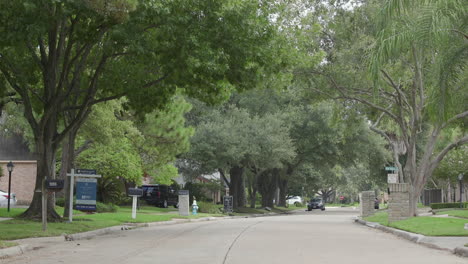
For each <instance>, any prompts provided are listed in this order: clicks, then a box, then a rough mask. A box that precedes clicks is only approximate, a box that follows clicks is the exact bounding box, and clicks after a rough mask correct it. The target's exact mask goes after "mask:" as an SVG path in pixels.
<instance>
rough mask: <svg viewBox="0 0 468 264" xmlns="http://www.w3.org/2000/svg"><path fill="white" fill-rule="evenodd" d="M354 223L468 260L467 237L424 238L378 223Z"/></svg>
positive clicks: (360, 221) (362, 221)
mask: <svg viewBox="0 0 468 264" xmlns="http://www.w3.org/2000/svg"><path fill="white" fill-rule="evenodd" d="M354 221H355V222H356V223H359V224H362V225H365V226H368V227H371V228H375V229H379V230H382V231H384V232H387V233H392V234H394V235H396V236H398V237H401V238H404V239H406V240H409V241H412V242H414V243H417V244H421V245H424V246H427V247H430V248H435V249H440V250H446V251H449V252H452V253H454V254H456V255H459V256H461V257H465V258H468V247H465V244H468V237H434V236H424V235H420V234H415V233H410V232H407V231H403V230H399V229H395V228H391V227H387V226H383V225H380V224H378V223H373V222H367V221H364V220H362V219H360V218H356V219H355V220H354Z"/></svg>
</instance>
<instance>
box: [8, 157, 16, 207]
mask: <svg viewBox="0 0 468 264" xmlns="http://www.w3.org/2000/svg"><path fill="white" fill-rule="evenodd" d="M14 167H15V165H13V162H11V161H10V162H8V164H7V169H8V212H10V197H11V172H13V168H14Z"/></svg>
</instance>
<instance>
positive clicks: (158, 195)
mask: <svg viewBox="0 0 468 264" xmlns="http://www.w3.org/2000/svg"><path fill="white" fill-rule="evenodd" d="M140 188H141V189H143V196H141V197H140V199H141V200H144V201H146V203H148V204H151V205H155V206H159V207H163V208H167V207H168V206H169V205H172V206H174V207H175V208H177V207H178V204H179V196H178V195H177V191H176V190H175V189H174V188H173V187H172V186H167V185H162V184H148V185H143V186H141V187H140Z"/></svg>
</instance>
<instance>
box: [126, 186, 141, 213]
mask: <svg viewBox="0 0 468 264" xmlns="http://www.w3.org/2000/svg"><path fill="white" fill-rule="evenodd" d="M128 195H129V196H132V197H133V201H132V219H135V218H136V209H137V199H138V197H140V196H143V189H138V188H128Z"/></svg>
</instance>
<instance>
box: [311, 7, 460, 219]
mask: <svg viewBox="0 0 468 264" xmlns="http://www.w3.org/2000/svg"><path fill="white" fill-rule="evenodd" d="M379 8H380V7H379V6H378V5H376V4H375V3H373V2H372V1H370V2H368V3H367V4H364V5H362V6H360V7H358V8H355V9H354V10H351V11H342V12H341V14H342V15H341V16H337V17H335V25H337V26H336V27H334V29H336V32H332V31H329V32H328V35H331V36H332V37H330V38H329V39H332V40H333V41H334V42H333V45H330V46H329V48H330V52H329V55H330V56H329V58H330V60H329V61H328V62H327V63H324V64H323V65H322V67H321V68H320V69H317V70H313V71H312V72H313V73H314V74H316V75H320V76H322V77H324V78H323V79H324V80H326V82H327V83H328V84H329V87H330V88H331V89H330V90H325V89H320V88H319V86H318V85H324V83H320V82H316V83H315V85H314V86H313V87H314V88H313V90H314V91H315V92H319V93H321V94H323V95H325V96H327V97H331V98H335V99H338V100H345V101H346V103H347V104H348V106H349V107H353V108H360V109H361V110H360V111H362V112H366V111H367V112H366V113H367V114H368V115H367V116H368V118H369V120H370V121H371V129H372V130H374V131H375V132H376V133H378V134H379V135H381V136H382V137H384V138H385V139H387V140H388V142H389V144H390V146H391V147H392V150H393V154H394V162H395V164H396V166H397V167H398V169H399V171H398V172H399V175H400V182H407V183H409V184H410V186H411V199H410V202H411V212H410V213H411V214H415V213H416V203H417V200H418V198H419V196H420V194H421V191H422V189H423V187H424V185H425V183H426V182H427V181H428V179H429V178H430V177H431V175H432V174H433V172H434V170H435V169H436V167H437V166H438V165H439V163H440V162H441V160H442V159H443V158H444V157H445V155H446V154H447V153H448V152H449V151H450V150H452V149H454V148H455V147H457V146H460V145H462V144H466V143H467V142H468V136H467V135H466V134H464V133H463V134H461V135H460V137H458V138H456V139H454V140H453V141H452V142H449V143H447V144H446V146H444V147H443V148H442V149H441V150H440V151H437V150H436V148H435V147H436V145H437V142H438V141H440V138H441V133H442V131H444V130H447V129H449V128H451V127H457V126H461V127H463V126H465V125H464V124H466V119H467V117H468V110H467V108H466V103H465V102H466V101H467V100H468V89H467V87H468V86H467V78H466V76H468V74H467V71H466V69H467V68H466V63H467V57H468V45H467V43H466V41H467V34H466V32H467V29H468V28H467V25H468V23H466V18H467V15H466V14H467V12H468V7H467V6H466V5H465V4H464V1H458V0H453V1H440V0H429V1H404V0H389V1H386V2H385V3H384V5H383V7H381V8H380V12H379V13H375V12H374V11H375V10H379ZM370 11H373V13H374V14H378V16H377V17H375V16H373V15H372V14H373V13H372V12H370ZM340 25H341V26H342V28H341V29H340V28H339V26H340ZM375 25H377V31H376V33H375V34H373V29H375ZM346 30H348V31H346ZM336 36H340V37H343V39H341V40H340V39H338V38H337V37H336ZM356 36H360V37H356ZM350 46H351V47H352V49H349V47H350ZM367 50H370V51H369V52H368V54H369V56H368V57H365V56H363V54H366V51H367ZM363 65H369V67H368V68H367V67H363ZM454 94H456V95H457V96H452V95H454ZM464 122H465V123H464Z"/></svg>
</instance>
